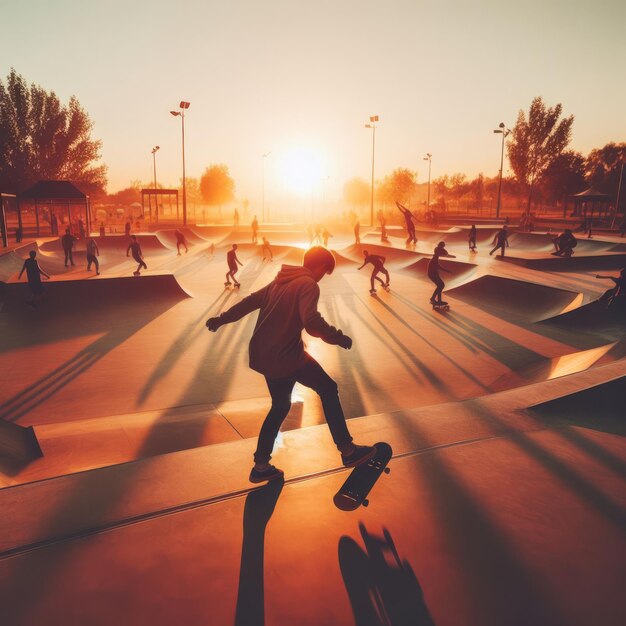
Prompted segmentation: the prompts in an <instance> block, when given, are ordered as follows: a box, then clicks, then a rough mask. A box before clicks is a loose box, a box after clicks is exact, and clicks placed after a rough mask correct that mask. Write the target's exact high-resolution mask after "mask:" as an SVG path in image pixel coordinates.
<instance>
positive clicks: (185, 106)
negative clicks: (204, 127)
mask: <svg viewBox="0 0 626 626" xmlns="http://www.w3.org/2000/svg"><path fill="white" fill-rule="evenodd" d="M189 104H190V103H189V102H185V101H184V100H181V101H180V104H179V107H180V111H170V113H171V114H172V115H174V116H180V119H181V129H182V139H183V225H184V226H187V183H186V176H185V111H186V110H187V109H188V108H189Z"/></svg>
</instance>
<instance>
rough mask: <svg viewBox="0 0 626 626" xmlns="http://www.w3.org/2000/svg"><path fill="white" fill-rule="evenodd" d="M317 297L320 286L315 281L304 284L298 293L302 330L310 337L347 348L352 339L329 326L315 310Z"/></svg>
mask: <svg viewBox="0 0 626 626" xmlns="http://www.w3.org/2000/svg"><path fill="white" fill-rule="evenodd" d="M319 297H320V288H319V285H318V284H317V283H315V282H311V283H310V284H308V285H306V286H305V287H304V288H303V289H302V291H301V293H300V301H299V303H298V310H299V313H300V319H301V321H302V325H303V326H304V330H306V332H307V333H309V335H311V336H312V337H319V338H320V339H322V340H323V341H325V342H326V343H329V344H331V345H336V346H341V347H342V348H345V349H346V350H349V349H350V348H351V347H352V339H350V337H348V336H347V335H344V334H343V333H342V332H341V331H340V330H338V329H337V328H335V327H334V326H331V325H330V324H329V323H328V322H327V321H326V320H325V319H324V318H323V317H322V314H321V313H320V312H319V311H318V310H317V302H318V300H319Z"/></svg>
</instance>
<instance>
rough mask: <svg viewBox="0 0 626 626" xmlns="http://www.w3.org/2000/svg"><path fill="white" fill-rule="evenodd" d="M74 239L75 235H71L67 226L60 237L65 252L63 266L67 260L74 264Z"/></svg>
mask: <svg viewBox="0 0 626 626" xmlns="http://www.w3.org/2000/svg"><path fill="white" fill-rule="evenodd" d="M75 241H76V237H74V235H72V233H71V232H70V229H69V228H66V229H65V235H63V237H61V245H62V246H63V252H64V253H65V267H67V263H68V261H69V262H70V263H71V264H72V265H74V259H73V257H72V248H73V247H74V242H75Z"/></svg>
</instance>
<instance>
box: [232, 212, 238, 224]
mask: <svg viewBox="0 0 626 626" xmlns="http://www.w3.org/2000/svg"><path fill="white" fill-rule="evenodd" d="M233 226H239V211H238V210H237V209H235V212H234V213H233Z"/></svg>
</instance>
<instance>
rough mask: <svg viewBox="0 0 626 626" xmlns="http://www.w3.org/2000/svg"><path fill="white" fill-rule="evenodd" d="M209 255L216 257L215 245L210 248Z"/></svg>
mask: <svg viewBox="0 0 626 626" xmlns="http://www.w3.org/2000/svg"><path fill="white" fill-rule="evenodd" d="M209 254H210V255H211V256H215V244H214V243H211V245H210V246H209Z"/></svg>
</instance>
